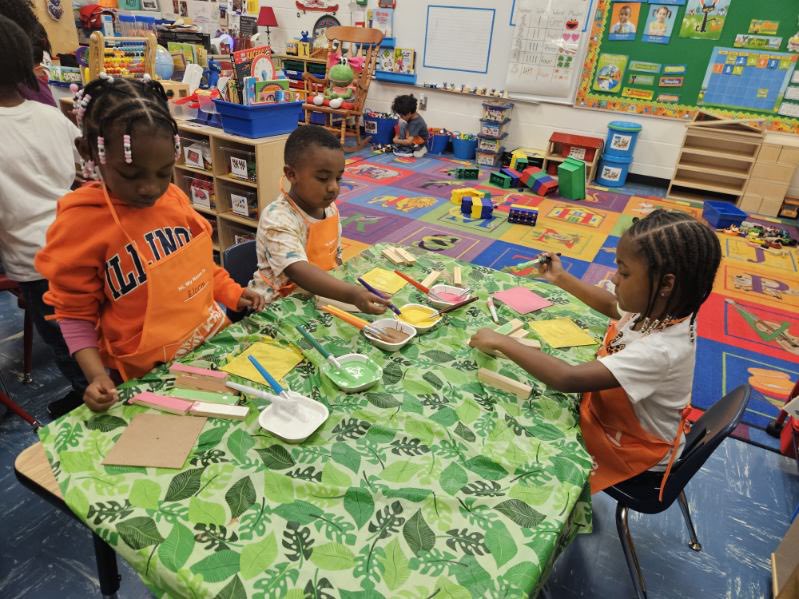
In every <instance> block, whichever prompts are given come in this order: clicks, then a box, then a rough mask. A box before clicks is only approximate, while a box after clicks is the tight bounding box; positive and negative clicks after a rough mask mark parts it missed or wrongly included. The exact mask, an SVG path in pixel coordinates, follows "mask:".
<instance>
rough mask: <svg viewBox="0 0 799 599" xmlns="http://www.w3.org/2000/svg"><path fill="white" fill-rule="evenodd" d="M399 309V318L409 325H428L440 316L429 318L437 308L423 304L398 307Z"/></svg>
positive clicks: (436, 320)
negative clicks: (400, 312)
mask: <svg viewBox="0 0 799 599" xmlns="http://www.w3.org/2000/svg"><path fill="white" fill-rule="evenodd" d="M400 310H401V311H402V314H401V315H400V317H399V319H400V320H401V321H403V322H406V323H408V324H409V325H411V326H423V327H429V326H431V325H433V324H435V323H436V322H438V320H439V319H440V318H441V317H440V316H436V317H435V318H430V317H431V316H433V315H434V314H435V313H436V312H437V310H434V309H433V308H427V307H424V306H411V307H410V308H407V307H406V308H400Z"/></svg>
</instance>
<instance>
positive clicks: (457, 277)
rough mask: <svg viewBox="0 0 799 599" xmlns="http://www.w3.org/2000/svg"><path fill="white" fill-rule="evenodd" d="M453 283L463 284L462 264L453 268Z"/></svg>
mask: <svg viewBox="0 0 799 599" xmlns="http://www.w3.org/2000/svg"><path fill="white" fill-rule="evenodd" d="M452 284H453V285H463V272H462V271H461V267H460V266H456V267H455V268H453V269H452Z"/></svg>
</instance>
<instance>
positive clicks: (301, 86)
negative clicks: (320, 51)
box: [272, 54, 327, 100]
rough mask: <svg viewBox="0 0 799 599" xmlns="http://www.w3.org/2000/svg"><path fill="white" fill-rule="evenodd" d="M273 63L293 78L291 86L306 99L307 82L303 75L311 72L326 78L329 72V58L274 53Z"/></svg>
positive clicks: (320, 77) (276, 67) (301, 97)
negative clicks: (304, 80)
mask: <svg viewBox="0 0 799 599" xmlns="http://www.w3.org/2000/svg"><path fill="white" fill-rule="evenodd" d="M272 64H274V65H275V70H279V69H282V70H283V72H284V73H286V77H288V78H289V79H291V83H289V87H290V88H291V89H293V90H295V91H297V92H299V94H300V99H302V100H305V83H304V82H303V75H304V74H305V73H310V74H311V75H313V76H314V77H318V78H319V79H324V78H325V74H326V72H327V58H307V57H300V56H290V55H288V54H272Z"/></svg>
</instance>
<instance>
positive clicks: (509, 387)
mask: <svg viewBox="0 0 799 599" xmlns="http://www.w3.org/2000/svg"><path fill="white" fill-rule="evenodd" d="M477 379H478V380H479V381H480V382H481V383H483V384H485V385H489V386H491V387H496V388H497V389H502V390H503V391H507V392H508V393H513V394H514V395H515V396H516V397H517V398H518V399H527V398H528V397H529V396H530V393H532V391H533V388H532V387H531V386H530V385H525V384H524V383H520V382H519V381H514V380H513V379H511V378H508V377H506V376H504V375H501V374H499V373H498V372H494V371H493V370H488V369H487V368H480V369H479V370H478V371H477Z"/></svg>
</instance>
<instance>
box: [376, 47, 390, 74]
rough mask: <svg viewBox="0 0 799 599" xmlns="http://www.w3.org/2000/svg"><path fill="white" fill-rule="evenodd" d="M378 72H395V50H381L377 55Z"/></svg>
mask: <svg viewBox="0 0 799 599" xmlns="http://www.w3.org/2000/svg"><path fill="white" fill-rule="evenodd" d="M377 70H378V71H393V70H394V48H380V51H379V52H378V54H377Z"/></svg>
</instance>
